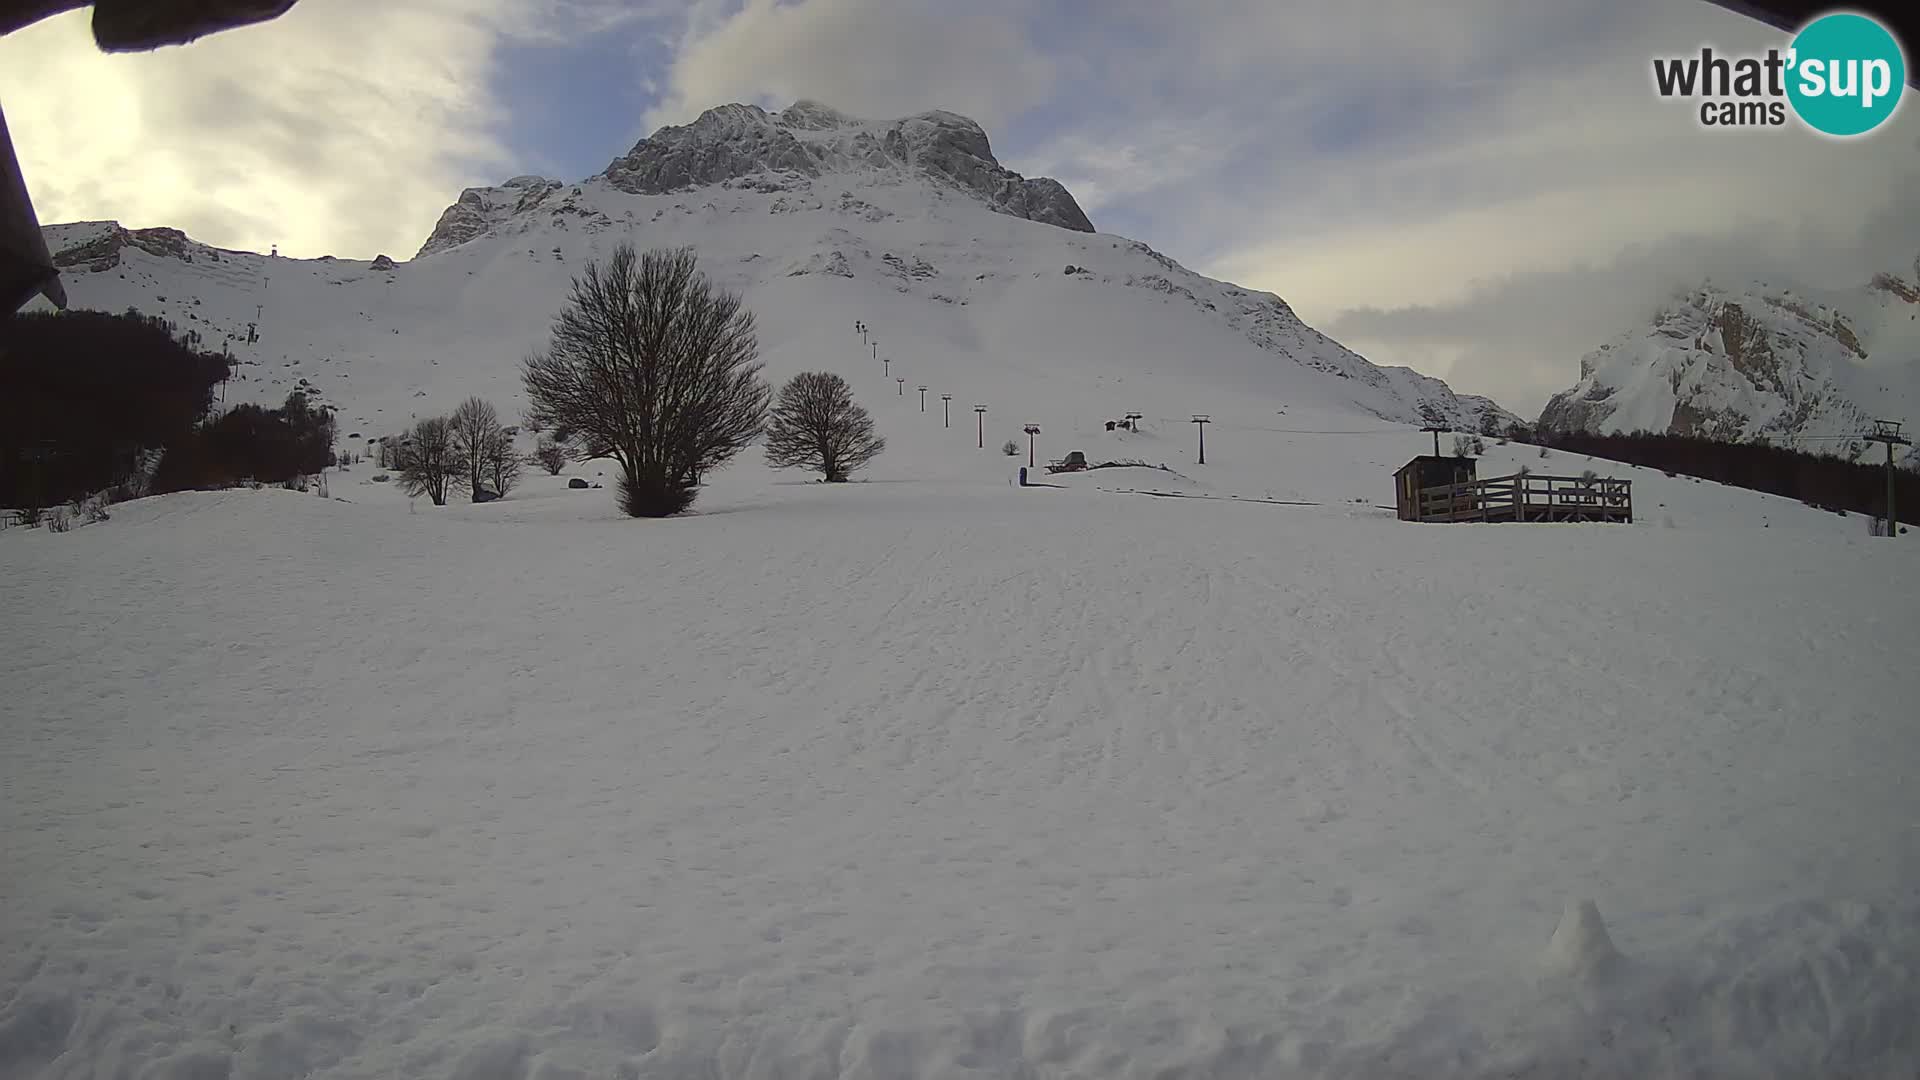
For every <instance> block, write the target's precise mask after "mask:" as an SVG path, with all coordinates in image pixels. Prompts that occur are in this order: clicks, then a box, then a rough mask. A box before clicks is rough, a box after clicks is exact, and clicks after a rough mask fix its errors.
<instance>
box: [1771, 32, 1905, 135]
mask: <svg viewBox="0 0 1920 1080" xmlns="http://www.w3.org/2000/svg"><path fill="white" fill-rule="evenodd" d="M1787 63H1788V75H1787V100H1788V101H1791V102H1792V103H1793V111H1794V112H1796V113H1799V114H1800V119H1802V120H1804V121H1806V123H1807V126H1808V127H1811V128H1813V129H1814V130H1815V131H1819V132H1823V133H1825V134H1828V135H1841V136H1846V135H1864V134H1866V133H1867V132H1869V131H1872V130H1873V129H1874V128H1877V127H1879V126H1880V125H1881V124H1882V123H1883V122H1885V121H1886V119H1887V117H1889V116H1892V115H1893V110H1894V107H1895V106H1896V105H1898V104H1899V103H1900V93H1901V91H1903V90H1905V89H1906V86H1907V62H1906V57H1905V56H1903V55H1902V54H1901V52H1900V43H1899V42H1898V41H1895V40H1894V38H1893V35H1892V34H1891V33H1889V32H1888V31H1887V28H1886V27H1884V26H1881V25H1880V24H1879V23H1877V22H1875V21H1874V20H1872V19H1869V18H1867V17H1866V16H1865V15H1855V14H1853V13H1851V12H1836V13H1834V14H1832V15H1822V16H1821V17H1820V18H1818V19H1815V20H1813V21H1812V22H1810V23H1808V24H1807V25H1806V26H1805V27H1803V28H1802V29H1801V30H1800V33H1799V34H1798V35H1796V36H1795V37H1794V39H1793V46H1792V51H1791V52H1790V53H1788V61H1787Z"/></svg>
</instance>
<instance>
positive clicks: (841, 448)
mask: <svg viewBox="0 0 1920 1080" xmlns="http://www.w3.org/2000/svg"><path fill="white" fill-rule="evenodd" d="M886 448H887V440H885V439H883V438H881V437H879V436H878V435H875V434H874V433H873V418H872V417H870V416H868V415H867V410H865V409H863V408H861V407H860V406H859V405H858V404H856V403H855V402H854V400H853V391H852V390H851V389H850V388H849V387H848V386H847V380H845V379H843V378H841V377H840V376H838V375H835V374H833V373H831V372H826V371H803V372H801V373H800V374H798V375H795V376H794V377H793V379H792V380H791V381H789V382H788V383H787V385H785V386H783V387H781V388H780V396H779V398H778V399H776V400H775V402H774V405H773V416H772V419H771V420H770V421H769V422H768V424H767V463H768V464H770V465H772V466H773V467H775V468H777V469H793V468H803V469H811V470H813V471H814V472H817V473H819V474H820V475H821V476H823V477H825V478H826V480H827V482H829V483H839V482H841V481H844V480H845V479H846V478H847V475H848V474H849V473H851V472H853V470H855V469H858V468H860V467H861V466H863V465H865V464H866V463H867V462H869V461H872V460H873V459H874V458H875V457H878V456H879V454H880V452H881V451H882V450H885V449H886Z"/></svg>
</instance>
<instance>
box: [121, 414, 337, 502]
mask: <svg viewBox="0 0 1920 1080" xmlns="http://www.w3.org/2000/svg"><path fill="white" fill-rule="evenodd" d="M334 433H335V428H334V419H333V413H332V412H331V411H330V410H328V409H325V408H315V407H314V406H313V405H312V404H311V403H310V402H308V400H307V396H306V395H305V394H304V393H302V392H300V391H298V390H296V391H294V392H293V393H291V394H288V395H287V400H286V403H285V404H284V405H282V406H280V407H279V408H277V409H267V408H262V407H261V406H258V405H236V406H234V407H233V408H232V409H230V410H228V411H227V412H225V413H223V414H221V415H220V416H218V417H215V418H213V419H210V420H208V421H206V422H205V423H203V424H201V425H199V427H197V428H196V429H194V430H193V431H191V432H189V433H187V434H186V435H185V436H183V437H181V438H180V439H177V440H175V442H174V444H173V445H171V446H169V447H168V448H167V453H166V456H164V457H162V458H161V459H160V468H159V470H158V471H157V472H156V473H155V474H154V477H153V492H154V494H156V495H159V494H164V493H166V492H169V491H188V490H192V489H195V488H218V487H227V486H230V485H232V484H236V483H239V482H240V481H243V480H253V481H256V482H258V483H262V484H280V483H284V482H286V481H288V480H293V479H295V478H297V477H302V476H311V475H313V474H315V473H319V472H321V471H323V470H325V469H326V468H327V467H328V466H329V465H332V464H333V463H334V457H333V441H334Z"/></svg>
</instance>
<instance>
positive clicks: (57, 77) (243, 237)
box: [0, 0, 527, 257]
mask: <svg viewBox="0 0 1920 1080" xmlns="http://www.w3.org/2000/svg"><path fill="white" fill-rule="evenodd" d="M526 15H527V11H526V10H525V9H522V8H519V7H516V6H514V5H512V4H510V3H509V2H508V0H494V2H491V3H485V2H483V3H464V2H460V0H426V2H410V3H406V4H394V3H388V2H386V0H328V2H325V3H317V2H312V3H303V4H296V5H295V6H294V8H293V9H292V10H291V11H290V12H289V13H287V14H286V15H285V16H283V17H281V18H280V19H277V20H274V21H272V22H269V23H265V24H261V25H258V26H251V27H245V28H241V29H236V30H232V31H228V32H225V33H220V34H215V35H212V36H210V37H206V38H203V39H201V40H199V41H197V42H195V43H193V44H191V45H188V46H185V47H178V48H167V49H161V50H158V51H155V52H151V53H134V54H115V55H106V54H102V53H100V52H99V51H98V50H97V49H96V48H95V46H94V45H93V43H92V38H91V35H90V32H89V28H88V17H87V13H86V12H84V11H81V12H75V13H71V14H68V15H63V16H59V17H56V18H53V19H48V20H46V21H44V22H41V23H39V24H36V25H34V26H31V27H28V28H26V29H24V30H21V31H19V32H16V33H14V34H11V35H8V36H7V37H6V38H5V39H0V99H4V100H5V101H6V103H7V106H8V112H7V119H8V122H9V124H10V126H11V127H12V129H13V136H14V143H15V149H16V151H17V152H18V153H19V155H20V158H21V165H22V167H23V168H24V170H25V172H26V177H27V185H28V188H29V190H30V192H31V193H32V196H33V198H34V202H35V205H36V208H37V210H38V212H39V215H40V219H41V220H42V221H45V222H57V221H67V220H75V219H83V218H104V217H110V218H115V219H118V220H120V221H122V222H124V223H126V224H128V225H130V226H136V227H138V226H148V225H169V226H174V227H177V228H182V229H185V230H186V231H187V232H188V233H190V234H191V235H193V236H195V237H196V238H197V239H200V240H204V241H206V242H209V243H214V244H219V245H224V246H231V247H245V248H252V249H258V250H262V251H264V250H266V249H267V247H268V246H269V245H272V244H275V243H278V244H279V245H280V249H281V250H282V251H283V252H286V253H288V254H294V255H320V254H334V255H343V256H360V257H371V256H372V255H373V254H375V253H376V252H389V253H391V254H393V255H395V256H396V257H405V256H407V255H411V254H412V253H413V250H414V249H415V248H416V247H417V246H418V245H419V243H420V241H421V240H422V239H424V237H425V236H426V233H427V231H428V230H429V229H430V228H431V227H432V224H433V222H434V220H435V219H436V218H437V217H438V215H439V213H440V211H441V210H442V209H444V208H445V207H446V205H447V204H448V203H450V202H451V201H452V200H453V198H454V196H456V195H457V194H458V192H459V190H460V188H461V186H462V181H463V179H464V178H466V177H468V176H471V175H472V174H473V172H474V171H475V170H476V169H480V168H486V169H488V170H489V171H492V170H494V169H497V168H500V167H503V166H504V163H505V162H506V159H507V158H508V156H509V155H508V153H507V151H506V149H505V148H504V147H502V146H501V145H499V143H498V142H496V141H495V140H494V138H493V137H492V136H491V135H490V134H489V133H490V132H491V130H492V129H493V126H494V124H495V122H496V121H497V119H498V117H499V113H498V108H497V106H496V104H495V103H494V102H493V101H492V100H490V98H489V96H488V85H489V78H490V75H491V63H492V58H493V52H494V48H495V46H496V44H497V42H498V41H499V40H500V35H501V34H502V32H503V29H504V28H505V27H507V26H508V25H509V24H510V23H512V22H513V21H514V20H517V19H524V18H525V17H526Z"/></svg>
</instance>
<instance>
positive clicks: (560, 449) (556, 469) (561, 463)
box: [533, 436, 567, 476]
mask: <svg viewBox="0 0 1920 1080" xmlns="http://www.w3.org/2000/svg"><path fill="white" fill-rule="evenodd" d="M533 460H535V461H537V462H539V463H540V467H541V468H543V469H545V470H547V475H548V476H559V475H560V470H561V469H564V468H566V467H567V448H566V447H564V446H562V445H560V444H559V443H558V442H556V441H554V440H553V439H549V438H546V437H544V436H543V437H542V438H541V439H540V444H539V445H538V446H536V447H535V448H534V451H533Z"/></svg>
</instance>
